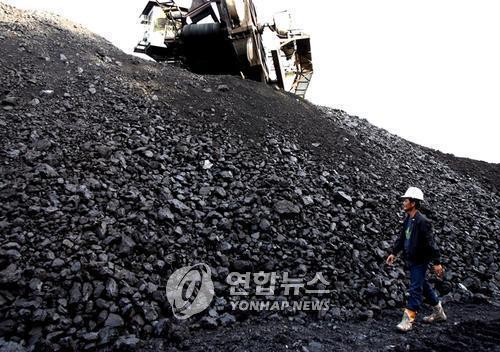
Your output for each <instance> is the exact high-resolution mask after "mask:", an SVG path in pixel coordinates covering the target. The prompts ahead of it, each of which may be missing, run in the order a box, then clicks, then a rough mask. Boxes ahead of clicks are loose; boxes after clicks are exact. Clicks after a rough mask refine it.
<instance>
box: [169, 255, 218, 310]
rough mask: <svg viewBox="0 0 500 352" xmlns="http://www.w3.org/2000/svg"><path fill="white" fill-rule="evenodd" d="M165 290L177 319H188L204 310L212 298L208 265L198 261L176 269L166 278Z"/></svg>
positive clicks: (212, 291)
mask: <svg viewBox="0 0 500 352" xmlns="http://www.w3.org/2000/svg"><path fill="white" fill-rule="evenodd" d="M166 290H167V299H168V301H169V302H170V305H171V306H172V312H173V313H174V316H175V317H176V318H177V319H181V320H184V319H188V318H190V317H192V316H193V315H195V314H198V313H200V312H202V311H204V310H205V309H207V308H208V306H209V305H210V303H211V302H212V299H213V298H214V284H213V282H212V272H211V270H210V267H209V266H208V265H206V264H203V263H200V264H196V265H193V266H185V267H183V268H180V269H178V270H176V271H175V272H174V273H173V274H172V275H171V276H170V278H169V279H168V282H167V286H166Z"/></svg>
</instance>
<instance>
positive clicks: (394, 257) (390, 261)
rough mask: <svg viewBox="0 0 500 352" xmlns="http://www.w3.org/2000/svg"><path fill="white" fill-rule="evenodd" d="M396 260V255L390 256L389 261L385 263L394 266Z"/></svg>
mask: <svg viewBox="0 0 500 352" xmlns="http://www.w3.org/2000/svg"><path fill="white" fill-rule="evenodd" d="M395 260H396V256H395V255H394V254H390V255H389V256H388V257H387V259H386V260H385V263H386V264H387V265H392V264H394V261H395Z"/></svg>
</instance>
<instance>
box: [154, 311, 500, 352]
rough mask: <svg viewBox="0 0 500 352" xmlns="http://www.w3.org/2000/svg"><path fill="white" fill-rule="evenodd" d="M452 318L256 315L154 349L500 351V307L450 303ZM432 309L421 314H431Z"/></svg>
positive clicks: (160, 342)
mask: <svg viewBox="0 0 500 352" xmlns="http://www.w3.org/2000/svg"><path fill="white" fill-rule="evenodd" d="M445 308H446V312H447V314H448V321H447V322H444V323H439V324H434V325H427V324H425V323H423V322H421V321H418V323H417V324H416V325H415V328H414V330H413V331H410V332H409V333H406V334H402V333H400V332H398V331H397V330H396V329H395V325H396V324H397V323H398V322H399V319H400V316H401V312H400V311H399V310H385V311H383V312H382V314H381V315H380V316H379V317H377V318H376V319H370V320H368V321H363V322H360V321H340V320H333V321H326V320H318V319H315V318H304V319H302V318H295V319H293V320H292V319H289V320H282V319H281V318H279V317H276V318H274V319H273V318H262V317H255V318H251V319H249V320H247V321H246V322H242V323H238V324H236V325H233V326H231V327H227V328H220V329H218V330H214V331H210V330H208V331H207V330H199V331H194V332H191V333H190V334H184V335H181V337H180V339H179V341H178V342H176V343H175V344H168V343H165V341H164V340H155V341H153V342H151V343H150V344H148V345H147V346H145V347H146V350H148V351H175V350H179V349H180V350H189V351H204V352H208V351H256V352H257V351H310V352H317V351H443V352H444V351H446V352H447V351H457V352H458V351H476V352H477V351H500V307H499V306H498V305H491V304H482V303H479V304H472V303H470V304H456V303H450V304H448V305H446V307H445ZM428 311H429V310H428V309H427V310H425V311H424V312H423V313H422V314H420V317H419V318H418V319H419V320H420V319H421V316H423V315H425V314H426V313H427V312H428Z"/></svg>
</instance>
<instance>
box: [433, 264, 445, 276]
mask: <svg viewBox="0 0 500 352" xmlns="http://www.w3.org/2000/svg"><path fill="white" fill-rule="evenodd" d="M432 268H433V269H434V273H436V276H437V277H438V278H440V279H441V278H443V276H444V268H443V266H442V265H441V264H436V265H434V266H433V267H432Z"/></svg>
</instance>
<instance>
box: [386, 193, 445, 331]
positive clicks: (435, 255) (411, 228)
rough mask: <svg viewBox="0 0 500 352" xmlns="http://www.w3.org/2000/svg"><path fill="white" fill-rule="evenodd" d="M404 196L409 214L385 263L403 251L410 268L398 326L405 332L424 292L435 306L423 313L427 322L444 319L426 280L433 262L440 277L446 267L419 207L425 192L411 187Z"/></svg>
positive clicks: (436, 298)
mask: <svg viewBox="0 0 500 352" xmlns="http://www.w3.org/2000/svg"><path fill="white" fill-rule="evenodd" d="M402 198H403V210H404V211H405V212H406V217H405V219H404V222H403V228H402V229H401V231H400V233H399V235H398V238H397V239H396V241H395V243H394V245H393V247H392V249H391V253H390V255H389V256H388V257H387V260H386V263H387V265H393V263H394V261H395V259H396V255H397V254H398V253H399V252H401V251H403V257H404V261H405V268H406V269H409V272H410V289H409V299H408V302H407V304H406V308H405V309H404V312H403V318H402V320H401V322H400V323H399V324H398V325H397V328H398V329H399V330H400V331H403V332H406V331H409V330H411V328H412V326H413V323H414V321H415V317H416V315H417V312H418V311H419V309H420V307H421V305H422V300H423V296H425V298H427V299H428V300H429V302H430V304H431V305H432V306H433V310H432V314H430V315H429V316H426V317H424V319H423V320H424V322H426V323H432V322H438V321H445V320H446V314H445V312H444V310H443V307H442V305H441V302H440V300H439V298H438V296H437V295H436V293H435V292H434V290H433V289H432V287H431V286H430V284H429V283H428V282H427V280H426V273H427V268H428V266H429V264H430V263H432V264H433V269H434V272H435V274H436V276H437V277H438V278H442V277H443V274H444V269H443V267H442V265H441V261H440V251H439V248H438V247H437V245H436V243H435V242H434V238H433V235H432V228H431V223H430V221H429V219H427V217H425V215H423V214H422V213H421V212H420V211H419V209H420V206H421V202H423V201H424V194H423V192H422V190H420V189H419V188H417V187H410V188H408V190H407V191H406V193H405V194H404V195H403V196H402Z"/></svg>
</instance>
